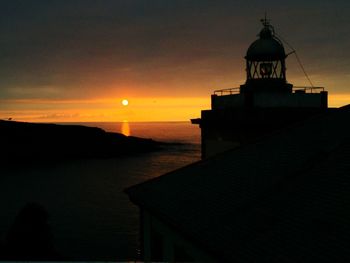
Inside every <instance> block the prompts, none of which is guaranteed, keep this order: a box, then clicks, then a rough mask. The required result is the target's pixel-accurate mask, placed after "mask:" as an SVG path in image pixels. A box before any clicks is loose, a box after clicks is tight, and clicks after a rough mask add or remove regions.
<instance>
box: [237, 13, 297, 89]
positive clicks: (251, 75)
mask: <svg viewBox="0 0 350 263" xmlns="http://www.w3.org/2000/svg"><path fill="white" fill-rule="evenodd" d="M261 22H262V24H263V26H264V27H263V29H262V30H261V31H260V33H259V39H257V40H255V41H254V42H253V43H252V44H251V45H250V46H249V48H248V50H247V54H246V56H245V59H246V71H247V80H246V83H245V85H242V91H243V92H244V91H254V92H256V91H280V92H283V91H284V92H286V91H287V92H291V89H292V86H291V85H287V81H286V64H285V59H286V53H285V50H284V47H283V44H282V42H281V40H280V39H279V38H278V37H277V36H276V35H275V31H274V28H273V27H272V26H271V25H270V23H269V21H268V20H267V19H266V18H265V19H262V20H261Z"/></svg>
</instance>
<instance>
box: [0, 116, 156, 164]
mask: <svg viewBox="0 0 350 263" xmlns="http://www.w3.org/2000/svg"><path fill="white" fill-rule="evenodd" d="M0 138H1V148H0V157H1V159H2V160H22V159H23V160H29V161H30V160H57V159H73V158H108V157H117V156H125V155H130V154H137V153H144V152H150V151H154V150H157V149H159V148H160V145H161V143H158V142H155V141H153V140H151V139H142V138H137V137H131V136H130V137H127V136H124V135H123V134H119V133H112V132H106V131H104V130H102V129H100V128H94V127H85V126H80V125H57V124H41V123H25V122H15V121H1V120H0Z"/></svg>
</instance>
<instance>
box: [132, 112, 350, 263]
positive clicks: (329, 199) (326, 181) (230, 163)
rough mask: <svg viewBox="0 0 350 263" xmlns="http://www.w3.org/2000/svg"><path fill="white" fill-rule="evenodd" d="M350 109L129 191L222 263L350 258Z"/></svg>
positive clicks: (302, 124) (328, 115)
mask: <svg viewBox="0 0 350 263" xmlns="http://www.w3.org/2000/svg"><path fill="white" fill-rule="evenodd" d="M349 120H350V107H348V106H347V107H343V108H341V109H339V110H338V111H336V112H330V113H327V114H324V115H322V116H318V117H316V118H314V119H312V120H309V121H306V122H304V123H301V124H298V125H295V126H294V127H292V128H289V129H286V130H284V131H282V132H279V133H276V134H273V135H271V136H269V137H265V138H264V139H262V140H260V141H258V142H255V143H251V144H248V145H245V146H242V147H240V148H238V149H235V150H231V151H228V152H225V153H223V154H220V155H217V156H215V157H213V158H210V159H207V160H204V161H199V162H197V163H194V164H191V165H189V166H186V167H184V168H181V169H178V170H175V171H173V172H171V173H168V174H165V175H163V176H160V177H158V178H156V179H153V180H150V181H147V182H145V183H142V184H139V185H136V186H133V187H130V188H128V189H127V190H126V192H127V194H128V195H129V197H130V199H131V200H132V201H133V202H134V203H136V204H137V205H139V206H141V207H144V208H145V209H147V210H149V211H150V212H152V213H153V214H154V215H155V216H156V217H158V218H159V219H161V220H162V221H164V222H165V223H166V224H168V225H169V226H170V227H172V228H174V229H176V230H177V231H178V232H179V233H181V234H182V235H183V236H184V237H186V238H188V239H189V240H191V241H192V242H195V243H196V244H197V245H198V246H201V247H202V248H203V249H205V250H206V251H207V252H208V253H210V254H212V255H213V256H215V257H217V258H218V259H220V260H225V261H238V262H308V261H311V260H312V261H314V260H316V261H332V260H335V259H338V260H339V259H342V260H344V261H346V260H350V249H349V244H350V242H349V236H350V209H349V208H350V122H349Z"/></svg>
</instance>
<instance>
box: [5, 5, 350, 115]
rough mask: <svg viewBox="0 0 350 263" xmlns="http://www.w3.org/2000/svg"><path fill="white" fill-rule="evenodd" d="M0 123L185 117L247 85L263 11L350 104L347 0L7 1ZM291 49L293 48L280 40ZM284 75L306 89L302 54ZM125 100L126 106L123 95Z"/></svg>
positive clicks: (336, 100) (334, 99) (336, 96)
mask: <svg viewBox="0 0 350 263" xmlns="http://www.w3.org/2000/svg"><path fill="white" fill-rule="evenodd" d="M0 4H1V8H0V33H1V35H0V119H8V118H13V119H14V120H19V121H34V122H69V121H71V122H80V121H81V122H85V121H187V120H189V119H190V118H196V117H200V111H201V110H203V109H208V108H210V95H211V94H212V93H213V91H214V90H217V89H225V88H233V87H238V86H239V85H240V84H243V83H244V82H245V78H246V76H245V60H244V56H245V53H246V51H247V48H248V47H249V45H250V44H251V43H252V42H253V41H254V40H256V38H257V34H258V33H259V31H260V30H261V28H262V27H261V23H260V19H261V18H263V17H264V14H265V12H266V13H267V16H268V18H269V19H271V23H272V25H273V26H274V28H275V31H276V32H277V33H278V34H279V35H280V36H282V37H283V39H284V40H286V41H287V42H288V43H289V44H290V45H291V46H292V47H293V48H294V49H295V50H296V51H297V53H298V55H299V57H300V59H301V61H302V63H303V66H304V68H305V69H306V71H307V73H308V75H309V77H310V79H311V80H312V82H313V84H314V85H315V86H322V87H325V88H326V90H328V92H329V106H332V107H338V106H341V105H345V104H348V103H349V102H350V89H349V88H350V87H349V83H350V50H349V47H350V33H349V28H350V16H349V13H350V1H345V0H341V1H340V0H333V1H323V0H317V1H316V0H310V1H304V0H303V1H301V0H295V1H275V0H266V1H247V0H237V1H233V0H69V1H68V0H30V1H28V0H21V1H20V0H0ZM285 49H286V51H287V52H288V51H290V49H289V48H288V47H287V46H286V45H285ZM286 63H287V80H288V82H289V83H292V84H294V85H295V86H309V85H310V84H309V83H308V81H307V79H306V78H305V76H304V74H303V72H302V70H301V68H300V67H299V66H298V64H297V61H296V59H295V57H293V56H289V57H288V58H287V61H286ZM123 99H128V100H129V105H128V106H123V105H122V104H121V101H122V100H123Z"/></svg>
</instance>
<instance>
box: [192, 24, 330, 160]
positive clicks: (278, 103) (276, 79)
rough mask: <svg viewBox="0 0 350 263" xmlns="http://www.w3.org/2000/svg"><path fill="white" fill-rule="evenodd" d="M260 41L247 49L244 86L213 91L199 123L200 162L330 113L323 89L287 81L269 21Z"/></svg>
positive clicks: (283, 55) (280, 47) (283, 56)
mask: <svg viewBox="0 0 350 263" xmlns="http://www.w3.org/2000/svg"><path fill="white" fill-rule="evenodd" d="M262 25H263V28H262V30H261V31H260V33H259V35H258V36H259V38H258V39H257V40H255V41H254V42H253V43H252V44H251V45H250V46H249V48H248V50H247V53H246V56H245V59H246V72H247V79H246V82H245V83H244V84H243V85H241V86H240V87H237V88H230V89H222V90H216V91H214V94H213V95H212V96H211V109H210V110H204V111H202V114H201V119H197V120H193V121H192V122H193V123H194V124H200V128H201V134H202V158H207V157H209V156H212V155H215V154H217V153H220V152H223V151H226V150H228V149H232V148H234V147H237V146H238V145H241V144H244V143H246V142H249V141H251V140H254V139H257V138H258V137H260V136H263V135H265V134H267V133H271V132H272V131H275V130H278V129H281V128H285V127H287V126H288V125H291V124H293V123H295V122H298V121H302V120H303V119H306V118H308V117H310V116H312V115H315V114H318V113H320V112H324V111H327V110H328V107H327V101H328V99H327V96H328V94H327V91H325V90H324V88H323V87H294V86H293V85H292V84H290V83H288V82H287V78H286V62H285V61H286V58H287V56H288V55H286V52H285V49H284V46H283V44H282V42H281V40H280V39H279V38H278V37H277V36H276V34H275V31H274V28H273V27H272V25H271V24H270V23H269V21H268V20H267V19H266V18H265V19H263V20H262Z"/></svg>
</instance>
